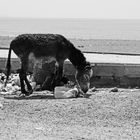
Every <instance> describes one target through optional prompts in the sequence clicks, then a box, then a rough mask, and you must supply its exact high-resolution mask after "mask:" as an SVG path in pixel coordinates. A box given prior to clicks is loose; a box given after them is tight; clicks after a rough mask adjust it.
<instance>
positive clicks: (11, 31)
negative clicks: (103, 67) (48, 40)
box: [0, 18, 140, 40]
mask: <svg viewBox="0 0 140 140" xmlns="http://www.w3.org/2000/svg"><path fill="white" fill-rule="evenodd" d="M21 33H58V34H63V35H65V36H66V37H68V38H82V39H134V40H139V39H140V20H93V19H17V18H0V35H10V36H13V35H17V34H21Z"/></svg>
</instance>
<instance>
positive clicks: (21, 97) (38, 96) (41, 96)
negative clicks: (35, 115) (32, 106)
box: [4, 93, 55, 100]
mask: <svg viewBox="0 0 140 140" xmlns="http://www.w3.org/2000/svg"><path fill="white" fill-rule="evenodd" d="M4 98H5V99H12V100H36V99H55V97H54V94H40V93H38V94H37V93H35V94H31V95H30V96H24V95H6V96H5V97H4Z"/></svg>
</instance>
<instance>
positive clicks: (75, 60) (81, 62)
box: [69, 47, 87, 70]
mask: <svg viewBox="0 0 140 140" xmlns="http://www.w3.org/2000/svg"><path fill="white" fill-rule="evenodd" d="M69 60H70V61H71V63H72V64H73V65H74V67H75V68H76V69H77V70H83V69H84V68H85V66H86V65H87V62H86V58H85V56H84V55H83V53H82V52H81V51H80V50H78V49H77V48H75V47H72V48H71V53H70V55H69Z"/></svg>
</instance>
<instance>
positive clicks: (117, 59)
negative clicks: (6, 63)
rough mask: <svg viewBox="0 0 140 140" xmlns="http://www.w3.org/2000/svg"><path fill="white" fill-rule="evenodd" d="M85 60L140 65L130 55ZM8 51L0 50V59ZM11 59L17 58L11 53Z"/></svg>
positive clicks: (139, 59) (89, 55) (137, 58)
mask: <svg viewBox="0 0 140 140" xmlns="http://www.w3.org/2000/svg"><path fill="white" fill-rule="evenodd" d="M84 55H85V57H86V58H87V60H88V61H89V62H91V63H111V64H112V63H114V64H134V65H135V64H138V65H139V64H140V56H132V55H115V54H95V53H84ZM7 56H8V50H0V57H1V58H7ZM11 57H12V58H17V56H16V55H15V54H14V53H12V55H11Z"/></svg>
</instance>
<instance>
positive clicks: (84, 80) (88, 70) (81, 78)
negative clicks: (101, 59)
mask: <svg viewBox="0 0 140 140" xmlns="http://www.w3.org/2000/svg"><path fill="white" fill-rule="evenodd" d="M92 75H93V70H92V67H91V66H90V64H88V65H87V66H85V67H84V69H82V70H77V72H76V75H75V76H76V81H77V83H78V84H79V86H80V88H81V90H82V91H83V92H84V93H86V92H87V91H88V89H89V87H90V78H91V77H92Z"/></svg>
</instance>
